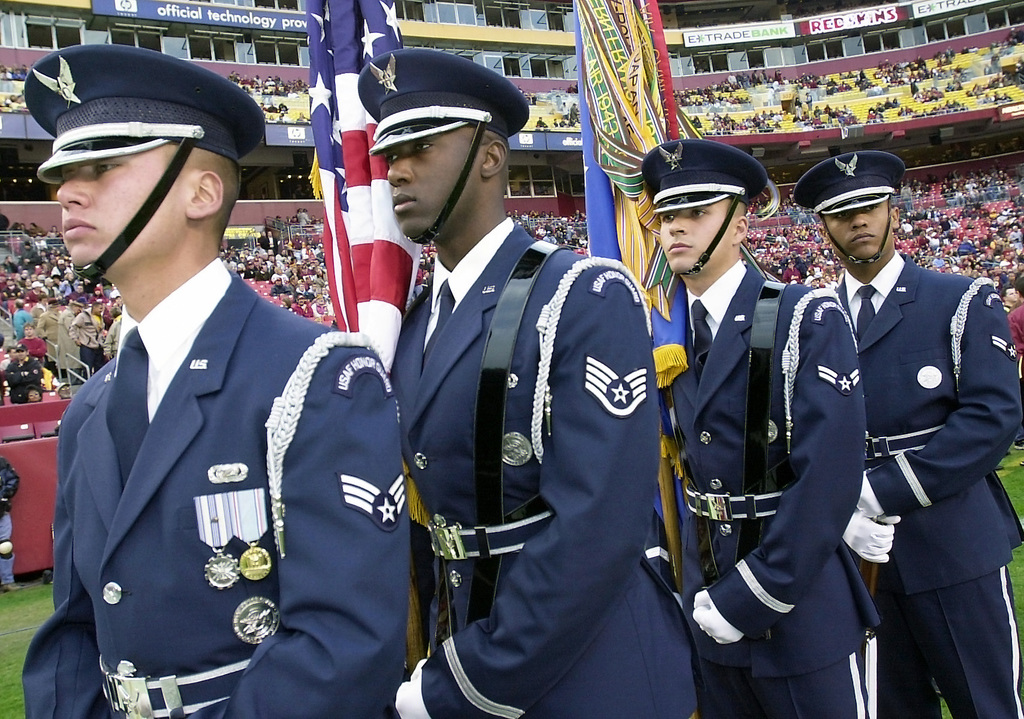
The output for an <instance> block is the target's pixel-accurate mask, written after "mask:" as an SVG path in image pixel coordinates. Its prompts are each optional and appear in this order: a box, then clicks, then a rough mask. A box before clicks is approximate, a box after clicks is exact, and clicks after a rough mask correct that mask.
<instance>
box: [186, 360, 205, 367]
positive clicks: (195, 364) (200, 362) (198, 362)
mask: <svg viewBox="0 0 1024 719" xmlns="http://www.w3.org/2000/svg"><path fill="white" fill-rule="evenodd" d="M208 364H209V360H205V359H194V360H192V361H191V362H190V363H189V365H188V368H189V369H206V368H207V365H208Z"/></svg>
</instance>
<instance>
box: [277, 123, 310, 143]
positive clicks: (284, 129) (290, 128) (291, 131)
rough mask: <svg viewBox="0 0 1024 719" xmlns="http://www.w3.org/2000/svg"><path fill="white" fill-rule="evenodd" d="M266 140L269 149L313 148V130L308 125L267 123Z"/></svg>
mask: <svg viewBox="0 0 1024 719" xmlns="http://www.w3.org/2000/svg"><path fill="white" fill-rule="evenodd" d="M266 140H267V145H268V146H270V147H313V128H312V127H311V126H309V125H283V124H282V125H276V124H273V123H268V124H267V132H266Z"/></svg>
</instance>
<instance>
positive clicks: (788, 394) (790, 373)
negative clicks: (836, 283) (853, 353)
mask: <svg viewBox="0 0 1024 719" xmlns="http://www.w3.org/2000/svg"><path fill="white" fill-rule="evenodd" d="M823 298H827V299H833V300H835V302H836V304H837V305H838V306H839V311H840V312H842V314H843V319H844V320H846V326H847V327H849V328H850V335H851V336H852V337H853V341H854V346H856V342H857V335H856V334H855V333H854V331H853V323H852V322H851V321H850V316H849V315H848V314H847V313H846V310H845V309H843V305H842V303H840V302H839V296H838V295H837V294H836V293H835V292H834V291H833V290H830V289H827V288H824V287H822V288H819V289H816V290H811V291H810V292H808V293H807V294H806V295H804V296H803V297H801V298H800V300H799V301H798V302H797V303H796V307H794V308H793V318H792V319H791V320H790V322H789V334H788V335H787V337H786V344H785V346H784V347H783V348H782V376H783V378H784V379H785V382H784V387H785V390H784V393H783V403H784V405H785V411H786V451H787V452H789V450H790V448H791V443H792V438H793V394H794V391H795V387H796V372H797V370H798V369H800V325H801V324H802V323H803V319H804V312H805V311H806V310H807V305H809V304H810V303H811V302H813V301H814V300H817V299H823Z"/></svg>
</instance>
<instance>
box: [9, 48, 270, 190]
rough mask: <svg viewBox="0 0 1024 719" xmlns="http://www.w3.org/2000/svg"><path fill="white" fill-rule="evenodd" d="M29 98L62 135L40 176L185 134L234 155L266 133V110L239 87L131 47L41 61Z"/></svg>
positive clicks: (43, 122) (52, 178)
mask: <svg viewBox="0 0 1024 719" xmlns="http://www.w3.org/2000/svg"><path fill="white" fill-rule="evenodd" d="M25 102H26V104H27V105H28V108H29V111H30V112H31V113H32V116H33V117H34V118H35V120H36V121H37V122H38V123H39V125H40V126H41V127H42V128H43V129H44V130H46V131H47V132H49V133H50V134H51V135H53V136H54V137H56V140H54V143H53V155H52V156H51V157H50V158H49V159H47V160H46V161H45V162H43V163H42V165H40V167H39V173H38V174H39V179H41V180H43V181H44V182H50V183H58V182H60V179H61V173H60V168H61V167H63V166H65V165H69V164H72V163H78V162H89V161H95V160H101V159H105V158H110V157H119V156H122V155H131V154H135V153H139V152H145V151H147V150H150V149H153V148H155V147H159V146H160V145H165V144H168V143H170V142H174V141H177V140H181V139H184V138H194V139H195V141H196V143H195V146H196V147H198V148H201V149H204V150H209V151H210V152H213V153H216V154H218V155H223V156H224V157H227V158H229V159H231V160H234V161H236V162H237V161H238V159H239V158H240V157H242V156H243V155H245V154H246V153H248V152H249V151H250V150H252V149H254V148H255V147H256V146H257V145H258V144H259V143H260V140H262V138H263V132H264V122H263V111H262V110H261V109H260V107H259V105H257V104H256V102H255V101H254V100H253V99H252V98H250V97H249V95H248V94H247V93H246V92H245V91H244V90H242V89H241V88H240V87H239V86H238V85H235V84H234V83H233V82H231V81H230V80H228V79H227V78H224V77H221V76H219V75H216V74H215V73H212V72H210V71H209V70H206V69H204V68H202V67H200V66H199V65H197V64H195V63H191V62H187V61H185V60H179V59H177V58H174V57H171V56H170V55H164V54H162V53H159V52H155V51H153V50H147V49H144V48H137V47H129V46H125V45H76V46H74V47H68V48H65V49H63V50H59V51H57V52H54V53H51V54H49V55H47V56H46V57H44V58H42V59H41V60H39V61H38V62H37V63H36V64H35V65H34V66H33V67H32V72H31V73H29V76H28V78H27V79H26V80H25Z"/></svg>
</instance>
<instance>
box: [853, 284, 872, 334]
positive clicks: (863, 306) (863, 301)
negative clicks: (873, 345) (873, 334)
mask: <svg viewBox="0 0 1024 719" xmlns="http://www.w3.org/2000/svg"><path fill="white" fill-rule="evenodd" d="M857 294H858V295H860V309H859V310H858V311H857V339H861V338H862V337H864V332H865V331H866V330H867V328H868V325H869V324H871V320H873V319H875V305H874V303H872V302H871V298H872V297H874V295H875V288H874V287H872V286H871V285H864V286H863V287H861V288H860V289H859V290H857Z"/></svg>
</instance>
